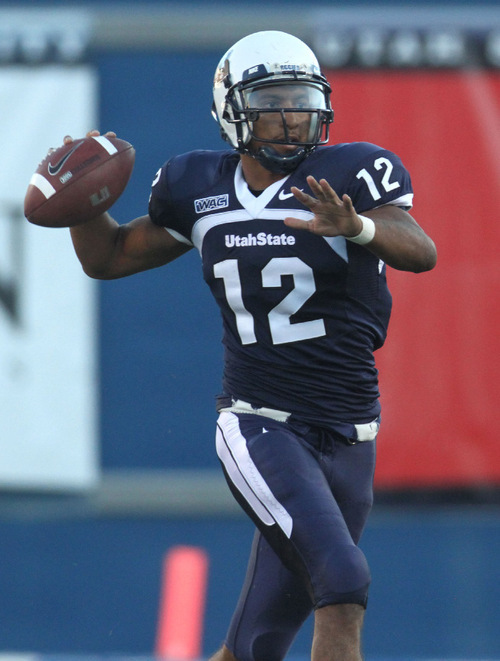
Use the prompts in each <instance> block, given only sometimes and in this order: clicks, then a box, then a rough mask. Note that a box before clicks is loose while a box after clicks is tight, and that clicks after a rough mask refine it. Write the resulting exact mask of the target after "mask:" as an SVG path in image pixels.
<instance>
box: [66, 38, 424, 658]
mask: <svg viewBox="0 0 500 661" xmlns="http://www.w3.org/2000/svg"><path fill="white" fill-rule="evenodd" d="M213 92H214V103H213V114H214V117H215V118H216V120H217V121H218V124H219V127H220V130H221V134H222V137H223V138H224V140H226V141H227V142H228V143H229V149H225V150H221V151H194V152H190V153H186V154H183V155H180V156H176V157H174V158H171V159H170V160H169V161H168V162H167V163H165V165H163V167H161V168H160V169H159V171H158V172H157V174H156V177H155V178H154V181H153V185H152V192H151V197H150V202H149V209H148V213H147V214H146V215H145V216H142V217H141V218H138V219H135V220H133V221H131V222H129V223H128V224H123V225H120V224H118V223H117V222H115V221H114V220H113V219H112V217H111V216H110V215H109V214H108V213H106V214H103V215H102V216H99V217H98V218H96V219H93V220H90V221H88V222H87V223H85V224H82V225H79V226H77V227H74V228H72V229H71V235H72V239H73V243H74V247H75V250H76V253H77V255H78V257H79V259H80V261H81V263H82V266H83V268H84V270H85V272H86V273H87V274H88V275H90V276H92V277H95V278H118V277H123V276H128V275H130V274H133V273H136V272H138V271H143V270H145V269H151V268H155V267H159V266H162V265H165V264H167V263H168V262H170V261H171V260H173V259H175V258H177V257H179V256H181V255H182V254H184V253H185V252H187V251H188V250H190V249H191V248H193V247H195V248H196V249H197V250H198V252H199V254H200V257H201V260H202V265H203V276H204V279H205V280H206V282H207V284H208V286H209V287H210V289H211V291H212V294H213V296H214V298H215V300H216V302H217V304H218V305H219V308H220V311H221V314H222V321H223V328H224V338H223V342H224V347H225V357H224V370H223V390H222V392H221V394H220V396H219V398H218V411H219V417H218V424H217V430H216V448H217V453H218V456H219V458H220V461H221V464H222V468H223V471H224V474H225V477H226V480H227V482H228V485H229V488H230V489H231V491H232V493H233V494H234V497H235V498H236V500H237V501H238V502H239V503H240V505H241V507H242V508H243V510H244V511H245V512H246V513H247V514H248V516H249V517H250V518H251V519H252V520H253V522H254V523H255V526H256V533H255V539H254V543H253V547H252V549H251V554H250V561H249V565H248V573H247V576H246V580H245V582H244V585H243V588H242V592H241V596H240V599H239V602H238V604H237V606H236V609H235V612H234V616H233V619H232V622H231V623H230V626H229V630H228V633H227V637H226V639H225V643H224V645H223V647H222V648H221V649H220V650H219V651H217V652H216V654H215V656H214V657H213V661H234V659H237V660H238V661H278V660H280V659H283V658H284V657H285V655H286V653H287V650H288V649H289V647H290V645H291V644H292V641H293V639H294V637H295V635H296V633H297V631H298V630H299V628H300V627H301V625H302V624H303V622H304V621H305V620H306V618H307V617H308V616H309V615H310V614H311V613H314V637H313V643H312V655H311V656H312V659H313V660H314V661H319V660H321V661H324V660H328V661H332V660H335V661H336V660H338V661H359V660H360V659H361V629H362V622H363V615H364V611H365V608H366V604H367V596H368V588H369V584H370V572H369V568H368V564H367V560H366V558H365V556H364V554H363V553H362V551H361V550H360V548H359V546H358V543H359V540H360V537H361V534H362V531H363V528H364V526H365V523H366V519H367V516H368V513H369V511H370V508H371V505H372V495H373V494H372V492H373V486H372V482H373V473H374V467H375V443H376V437H377V433H378V430H379V424H380V404H379V391H378V383H377V370H376V368H375V363H374V357H373V352H374V351H375V350H376V349H378V348H379V347H381V346H382V344H383V343H384V340H385V337H386V331H387V325H388V322H389V317H390V312H391V296H390V293H389V290H388V288H387V283H386V265H389V266H391V267H393V268H396V269H401V270H404V271H413V272H421V271H427V270H429V269H432V268H433V267H434V265H435V262H436V250H435V246H434V243H433V242H432V240H431V239H430V238H429V237H428V236H427V235H426V233H425V232H424V231H423V230H422V229H421V227H420V226H419V225H418V224H417V223H416V221H415V220H414V219H413V218H412V216H411V215H410V214H409V213H408V210H409V209H410V208H411V206H412V198H413V191H412V186H411V181H410V176H409V174H408V172H407V170H406V168H405V167H404V165H403V163H402V162H401V160H400V158H399V157H398V156H396V155H395V154H394V153H391V152H390V151H387V150H386V149H384V148H382V147H379V146H377V145H374V144H370V143H346V144H336V145H333V146H327V143H328V140H329V129H330V126H331V123H332V121H333V110H332V108H331V105H330V87H329V84H328V82H327V80H326V79H325V77H324V76H323V75H322V73H321V71H320V68H319V65H318V61H317V59H316V57H315V55H314V53H313V52H312V51H311V50H310V48H309V47H308V46H306V44H304V43H303V42H302V41H300V40H299V39H297V38H295V37H294V36H291V35H288V34H285V33H282V32H275V31H268V32H259V33H256V34H251V35H249V36H247V37H245V38H243V39H241V40H240V41H238V42H237V43H236V44H235V45H234V46H233V47H232V48H230V49H229V50H228V51H227V53H226V54H225V55H224V56H223V57H222V59H221V61H220V63H219V65H218V66H217V69H216V72H215V78H214V88H213ZM90 134H91V135H97V134H98V133H97V132H96V131H93V132H91V133H90ZM109 135H114V134H109ZM70 140H71V138H70V137H67V138H66V141H67V142H68V141H70Z"/></svg>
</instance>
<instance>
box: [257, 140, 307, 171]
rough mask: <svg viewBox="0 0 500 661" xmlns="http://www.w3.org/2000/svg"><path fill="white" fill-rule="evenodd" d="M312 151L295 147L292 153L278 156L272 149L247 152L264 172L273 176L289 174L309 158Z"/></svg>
mask: <svg viewBox="0 0 500 661" xmlns="http://www.w3.org/2000/svg"><path fill="white" fill-rule="evenodd" d="M311 151H312V149H306V148H304V147H297V149H295V150H294V151H293V152H292V153H290V154H287V155H283V154H279V153H278V152H277V151H276V150H275V149H273V148H272V147H267V146H266V147H260V148H259V150H258V151H257V152H249V154H250V156H252V157H253V158H255V159H256V160H257V161H259V163H260V164H261V165H263V166H264V167H265V168H266V170H269V172H273V173H275V174H290V172H293V171H294V170H295V169H296V168H297V167H298V166H299V165H300V163H302V161H303V160H304V159H305V158H306V156H309V154H310V153H311Z"/></svg>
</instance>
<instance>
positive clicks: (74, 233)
mask: <svg viewBox="0 0 500 661" xmlns="http://www.w3.org/2000/svg"><path fill="white" fill-rule="evenodd" d="M70 232H71V240H72V241H73V246H74V248H75V252H76V255H77V257H78V259H79V260H80V263H81V265H82V268H83V270H84V271H85V273H86V274H87V275H88V276H90V277H92V278H103V279H106V278H112V277H116V275H114V274H113V271H112V265H113V262H114V255H115V253H116V251H117V247H118V244H119V233H120V226H119V225H118V223H117V222H116V221H115V220H114V219H113V218H112V217H111V216H110V215H109V214H108V213H104V214H102V215H101V216H98V217H97V218H94V219H93V220H89V221H88V222H86V223H84V224H82V225H77V226H75V227H72V228H71V229H70Z"/></svg>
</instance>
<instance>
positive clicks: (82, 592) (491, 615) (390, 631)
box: [0, 0, 500, 661]
mask: <svg viewBox="0 0 500 661" xmlns="http://www.w3.org/2000/svg"><path fill="white" fill-rule="evenodd" d="M259 29H282V30H285V31H289V32H292V33H294V34H296V35H297V36H299V37H301V38H302V39H304V40H305V41H306V42H307V43H309V44H310V45H311V46H312V47H313V48H314V49H315V50H316V51H317V53H318V55H319V58H320V60H321V63H322V66H323V68H324V70H325V71H326V72H327V74H328V77H329V79H330V81H331V83H332V87H333V105H334V108H335V113H336V117H335V124H334V128H333V141H335V142H343V141H352V140H367V141H370V142H375V143H378V144H381V145H383V146H385V147H387V148H389V149H391V150H393V151H395V152H396V153H398V154H399V155H400V156H401V157H402V158H403V161H404V162H405V164H406V165H407V167H408V169H409V170H410V172H411V173H412V178H413V182H414V187H415V192H416V196H415V207H414V215H415V216H416V218H417V219H418V220H419V222H420V223H421V224H422V225H423V226H424V227H425V228H426V229H427V230H428V232H429V233H430V234H431V236H433V237H434V239H435V240H436V243H437V246H438V252H439V263H438V266H437V268H436V269H435V270H434V271H433V272H431V273H429V274H424V275H419V276H418V277H417V276H414V275H411V274H404V273H397V272H394V271H393V272H391V273H390V276H389V277H390V284H391V288H392V291H393V295H394V299H395V309H394V316H393V321H392V325H391V328H390V333H389V341H388V343H387V346H386V347H385V348H384V349H383V350H381V351H380V352H379V356H378V365H379V368H380V370H381V385H382V395H383V396H382V402H383V411H384V420H383V426H382V431H381V434H380V437H379V460H378V471H377V476H376V504H375V508H374V512H373V514H372V517H371V519H370V522H369V525H368V528H367V530H366V533H365V535H364V537H363V540H362V547H363V549H364V550H365V552H366V554H367V556H368V558H369V561H370V564H371V567H372V572H373V587H372V592H371V600H370V606H369V609H368V612H367V619H366V630H365V654H366V658H367V660H368V661H410V660H411V661H414V660H417V659H419V660H423V659H425V660H430V659H433V660H437V659H476V660H477V659H482V660H486V659H488V660H492V659H500V622H499V613H500V571H499V560H500V512H499V503H500V498H499V493H500V489H499V487H500V443H499V441H500V438H499V431H498V422H497V418H498V413H499V411H500V402H499V389H498V373H499V360H498V354H499V352H498V346H497V345H498V327H499V322H500V314H499V309H498V298H499V296H498V292H499V289H498V285H499V267H498V259H497V255H496V253H497V249H498V248H497V246H498V240H499V238H500V232H499V229H498V228H499V223H498V220H497V218H496V203H497V200H498V197H499V193H500V7H499V5H498V2H497V1H494V2H489V3H488V2H485V3H479V4H478V3H472V2H460V3H453V4H451V3H445V4H439V5H438V4H434V3H430V2H422V3H418V2H412V3H409V2H408V3H405V2H400V3H398V4H395V3H390V2H386V3H377V4H372V3H369V2H359V1H358V2H345V3H342V2H337V3H334V2H315V3H307V5H305V4H304V3H303V2H298V1H292V0H288V2H286V3H285V2H283V3H278V2H273V1H268V2H258V1H256V0H253V1H250V0H247V1H246V2H245V3H240V2H230V1H227V2H205V3H202V2H200V3H193V2H189V1H185V2H183V3H173V2H172V3H171V2H168V1H166V0H163V1H161V2H160V1H158V2H145V3H129V4H124V3H121V2H112V1H111V0H108V1H107V2H104V1H101V2H94V1H90V0H87V2H85V3H72V2H68V1H66V2H64V3H63V2H45V1H43V0H40V1H38V2H18V3H12V2H11V3H8V2H0V118H1V121H0V132H1V135H2V149H1V153H0V154H1V155H0V163H1V169H0V171H1V178H0V239H1V240H0V659H6V660H7V659H12V658H13V659H26V661H36V660H37V659H38V658H41V657H43V659H44V661H52V659H54V660H68V659H73V658H86V657H92V658H95V657H117V658H120V659H122V658H131V657H151V656H153V655H154V654H155V640H156V635H157V628H158V617H159V603H160V596H161V595H160V587H161V572H162V562H163V558H164V556H165V553H166V552H167V551H168V550H169V549H172V548H174V547H177V546H178V545H190V546H195V547H199V548H202V549H204V550H205V551H206V552H207V554H208V558H209V575H208V588H207V595H206V610H205V619H204V626H203V634H202V641H201V651H200V653H201V654H202V655H203V656H204V657H206V656H208V655H209V654H210V653H211V652H213V651H214V650H215V649H216V648H217V647H218V646H219V644H220V642H221V640H222V639H223V636H224V633H225V629H226V626H227V623H228V621H229V617H230V615H231V612H232V609H233V606H234V604H235V601H236V599H237V596H238V591H239V587H240V582H241V580H242V577H243V575H244V571H245V564H246V558H247V552H248V547H249V543H250V540H251V536H252V527H251V525H250V524H249V523H248V522H247V521H246V519H244V518H243V517H242V515H240V513H239V511H238V510H237V509H236V507H235V505H234V504H233V502H232V500H231V498H230V497H229V495H228V492H227V491H226V487H225V485H224V483H223V480H222V476H221V474H220V472H219V469H218V465H217V461H216V457H215V452H214V448H213V436H214V422H215V412H214V407H213V404H214V396H215V394H216V393H217V392H218V389H219V380H220V359H221V349H220V329H219V319H218V314H217V312H216V311H215V309H214V308H213V306H212V304H211V301H210V300H209V294H208V290H207V291H205V286H204V284H203V282H202V277H201V269H200V266H199V261H198V257H197V255H195V254H194V253H193V254H189V255H187V256H186V257H184V258H183V259H182V260H179V261H178V263H174V264H172V265H170V266H169V267H168V269H167V270H165V269H160V270H158V271H156V272H150V273H145V274H141V275H137V276H134V277H133V278H129V279H126V280H124V281H118V282H106V283H99V284H97V283H95V282H92V281H90V280H89V279H87V278H85V277H84V276H83V275H82V274H81V272H80V269H79V266H78V264H77V263H76V258H75V257H74V255H73V253H72V250H71V247H70V242H69V238H68V232H66V231H65V230H42V229H40V228H36V227H33V226H29V225H28V223H27V222H26V221H25V220H24V219H23V213H22V202H23V197H24V192H25V189H26V186H27V183H28V181H29V178H30V176H31V173H32V172H33V171H34V169H35V168H36V165H37V163H38V162H39V160H41V158H42V156H43V155H44V154H45V152H46V150H47V148H48V147H50V146H57V145H58V144H60V143H61V142H62V138H63V136H64V135H66V134H71V135H73V136H76V137H79V136H81V135H83V134H84V133H85V132H86V131H87V130H88V129H89V128H91V127H94V126H95V127H97V128H99V129H100V130H102V131H103V132H104V131H106V130H115V131H116V132H117V133H118V135H119V136H120V137H123V138H125V139H127V140H129V141H130V142H132V143H133V144H134V146H135V147H136V150H137V159H136V168H135V171H134V174H133V177H132V180H131V182H130V185H129V187H128V189H127V190H126V192H125V194H124V195H123V197H122V198H121V200H120V201H119V202H118V203H117V204H116V205H115V207H114V210H113V212H114V215H115V216H116V217H117V218H118V219H121V220H128V219H129V218H131V217H134V216H137V215H141V214H142V213H144V211H145V210H146V208H147V200H148V195H149V187H150V182H151V180H152V178H153V176H154V174H155V172H156V170H157V169H158V167H160V166H161V164H162V163H163V162H164V161H165V160H167V158H169V157H170V156H171V155H173V154H176V153H180V152H184V151H188V150H190V149H194V148H207V149H211V148H216V149H218V148H222V147H223V143H222V142H221V141H220V138H219V136H218V130H217V127H216V125H215V123H214V122H213V120H212V118H211V117H210V106H211V81H212V76H213V71H214V69H215V65H216V63H217V62H218V60H219V58H220V56H221V54H222V53H223V52H224V51H225V50H226V49H227V48H228V47H229V46H230V45H231V44H232V43H233V42H234V41H236V40H237V39H238V38H240V37H241V36H244V35H245V34H247V33H249V32H253V31H255V30H259ZM310 637H311V626H310V624H309V625H308V626H306V627H305V628H304V630H303V631H302V632H301V633H300V634H299V636H298V638H297V640H296V642H295V644H294V647H293V650H292V652H291V656H290V658H293V659H295V660H296V661H303V660H305V659H306V658H308V650H309V645H310Z"/></svg>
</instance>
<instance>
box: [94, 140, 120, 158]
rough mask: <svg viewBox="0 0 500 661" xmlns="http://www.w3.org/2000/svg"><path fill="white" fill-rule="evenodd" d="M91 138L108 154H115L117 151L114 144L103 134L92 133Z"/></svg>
mask: <svg viewBox="0 0 500 661" xmlns="http://www.w3.org/2000/svg"><path fill="white" fill-rule="evenodd" d="M92 138H93V140H95V141H96V142H98V143H99V144H100V145H101V146H102V147H103V148H104V149H105V150H106V151H107V152H108V154H116V152H117V151H118V149H117V148H116V147H115V146H114V144H113V143H112V142H111V141H110V140H108V139H107V138H105V137H104V136H103V135H93V136H92Z"/></svg>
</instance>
